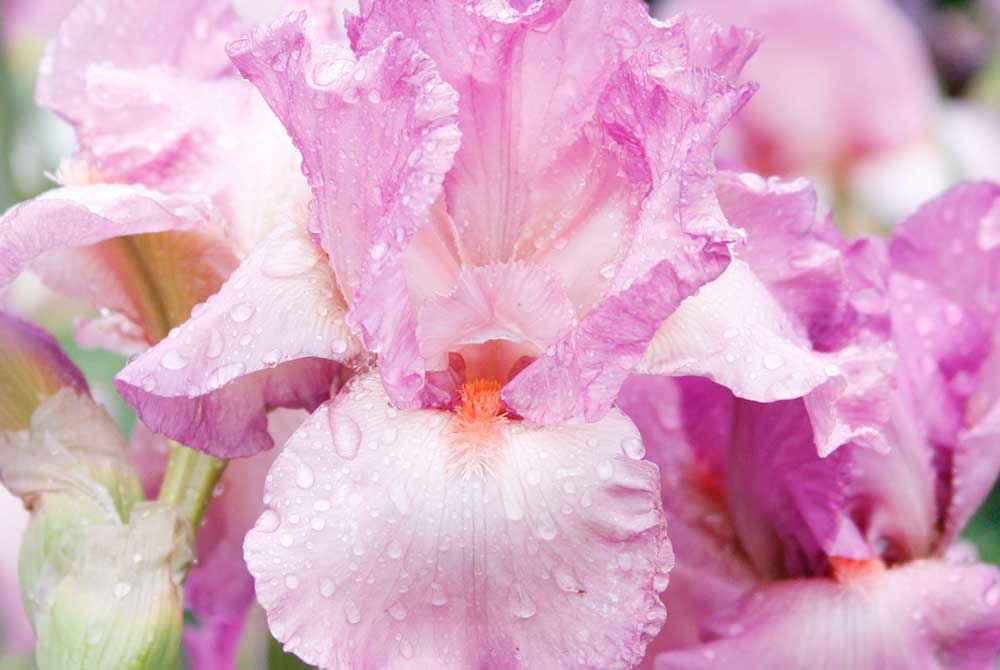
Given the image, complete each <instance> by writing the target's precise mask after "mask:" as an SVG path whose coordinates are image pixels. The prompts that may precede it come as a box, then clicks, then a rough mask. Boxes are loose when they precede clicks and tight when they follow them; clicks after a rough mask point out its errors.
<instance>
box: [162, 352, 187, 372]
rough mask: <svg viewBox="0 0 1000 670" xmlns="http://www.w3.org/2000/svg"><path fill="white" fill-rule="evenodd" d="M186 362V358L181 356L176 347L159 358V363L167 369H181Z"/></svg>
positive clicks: (185, 365) (184, 366)
mask: <svg viewBox="0 0 1000 670" xmlns="http://www.w3.org/2000/svg"><path fill="white" fill-rule="evenodd" d="M187 364H188V362H187V359H186V358H184V357H183V356H181V355H180V352H178V351H177V350H176V349H171V350H170V351H168V352H167V353H166V354H164V356H163V358H161V359H160V365H162V366H163V367H165V368H166V369H167V370H183V369H184V368H186V367H187Z"/></svg>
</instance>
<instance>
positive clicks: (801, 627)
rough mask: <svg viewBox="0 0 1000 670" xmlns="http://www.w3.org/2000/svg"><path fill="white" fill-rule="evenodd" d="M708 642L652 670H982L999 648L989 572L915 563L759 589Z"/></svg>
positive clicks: (999, 594) (708, 632) (995, 590)
mask: <svg viewBox="0 0 1000 670" xmlns="http://www.w3.org/2000/svg"><path fill="white" fill-rule="evenodd" d="M703 635H704V636H705V637H706V640H707V642H706V644H703V645H699V646H694V647H691V648H689V649H683V650H678V651H674V652H670V653H667V654H662V655H660V656H659V657H658V658H657V659H656V666H655V667H656V670H700V669H707V668H718V669H719V670H722V669H723V668H725V669H727V670H728V669H730V668H741V667H747V665H746V664H747V662H748V659H753V664H754V665H753V667H758V668H782V669H786V668H787V669H788V670H793V669H794V670H798V669H800V668H808V669H809V670H843V669H844V668H851V670H887V669H891V670H897V669H898V670H903V669H904V668H906V669H909V668H920V669H921V670H987V669H989V668H993V667H994V666H995V664H996V656H997V652H998V651H1000V584H998V583H997V570H996V568H995V567H993V566H990V565H984V564H974V565H963V564H957V563H949V562H946V561H917V562H914V563H911V564H908V565H905V566H902V567H898V568H892V569H890V570H888V571H885V572H878V571H874V572H873V573H869V574H864V575H860V576H857V577H855V578H854V579H853V580H852V581H850V582H849V583H846V584H841V583H838V582H836V581H834V580H832V579H794V580H785V581H782V582H777V583H774V584H771V585H764V586H761V587H759V588H757V589H755V590H753V591H751V592H749V593H748V594H747V595H746V596H744V598H743V599H742V600H741V601H740V602H739V603H738V604H737V605H736V606H734V607H733V608H731V609H730V610H729V611H727V612H725V613H722V614H720V615H719V616H717V617H716V618H715V620H714V621H713V622H712V623H711V624H710V625H709V626H707V627H706V629H705V630H703Z"/></svg>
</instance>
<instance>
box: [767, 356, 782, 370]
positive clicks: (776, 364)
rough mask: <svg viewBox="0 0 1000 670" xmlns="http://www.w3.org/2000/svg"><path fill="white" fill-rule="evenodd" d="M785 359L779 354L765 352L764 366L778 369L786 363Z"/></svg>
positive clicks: (769, 368)
mask: <svg viewBox="0 0 1000 670" xmlns="http://www.w3.org/2000/svg"><path fill="white" fill-rule="evenodd" d="M784 362H785V361H784V359H783V358H782V357H781V356H779V355H778V354H765V355H764V367H765V368H767V369H768V370H777V369H778V368H780V367H781V366H782V365H783V364H784Z"/></svg>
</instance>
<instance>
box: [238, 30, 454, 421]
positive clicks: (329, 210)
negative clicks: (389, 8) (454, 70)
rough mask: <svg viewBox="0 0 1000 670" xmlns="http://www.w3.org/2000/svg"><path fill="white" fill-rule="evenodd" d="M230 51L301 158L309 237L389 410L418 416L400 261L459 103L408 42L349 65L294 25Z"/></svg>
mask: <svg viewBox="0 0 1000 670" xmlns="http://www.w3.org/2000/svg"><path fill="white" fill-rule="evenodd" d="M229 51H230V54H231V56H232V59H233V62H234V63H236V66H237V68H239V70H240V71H241V72H242V73H243V74H244V76H246V77H247V78H248V79H250V80H251V81H252V82H253V83H254V84H255V85H256V86H257V87H258V88H259V89H260V90H261V92H262V93H263V95H264V98H265V99H266V100H267V101H268V103H269V104H270V105H271V107H272V108H273V109H274V110H275V113H276V114H277V115H278V117H279V118H280V119H281V120H282V122H283V123H284V124H285V127H286V128H287V129H288V131H289V133H290V134H291V136H292V139H293V140H294V141H295V144H296V146H297V147H298V149H299V151H300V152H301V153H302V157H303V166H304V169H305V170H306V172H307V174H308V177H309V182H310V186H311V187H312V189H313V194H314V196H315V198H316V206H315V207H314V209H313V217H314V221H313V225H314V228H315V231H316V233H317V234H318V235H319V239H320V241H321V243H322V245H323V246H324V248H325V249H326V251H327V252H328V253H329V255H330V263H331V266H332V267H333V269H334V271H335V273H336V277H337V282H338V284H339V286H340V288H341V290H342V291H343V292H344V294H345V296H346V297H347V299H348V303H349V305H350V319H351V321H352V323H354V324H356V325H357V327H358V328H359V329H360V331H361V333H362V335H363V337H364V340H365V343H366V345H367V346H368V348H369V349H370V350H373V351H376V352H378V354H379V356H380V370H381V372H382V375H383V377H384V379H385V380H386V384H387V388H388V390H389V392H390V393H391V394H392V395H393V397H394V399H395V400H396V401H397V402H398V403H400V404H401V405H404V406H406V405H413V404H414V403H415V402H417V401H418V396H419V394H420V391H421V389H422V387H423V361H422V360H421V359H420V354H419V351H418V348H417V343H416V335H415V329H416V320H415V315H414V313H413V307H412V305H411V304H410V301H409V297H408V295H407V291H406V284H405V279H404V275H403V271H402V267H401V265H400V259H401V256H402V253H403V251H404V250H405V248H406V247H407V246H408V245H409V243H410V240H411V239H412V237H413V235H414V234H415V233H416V231H417V230H419V229H420V228H421V227H422V226H423V225H424V224H426V223H427V221H428V219H429V208H430V207H431V205H432V204H433V203H434V201H435V200H436V199H437V198H438V196H439V195H440V193H441V181H442V179H443V178H444V174H445V173H446V172H447V171H448V169H449V168H450V167H451V164H452V157H453V155H454V152H455V151H456V149H457V148H458V143H459V132H458V128H457V123H456V121H455V114H456V102H457V100H456V94H455V91H454V90H453V89H452V88H451V87H449V86H448V85H447V84H445V83H444V82H443V81H441V79H440V76H439V75H438V73H437V71H436V69H435V67H434V64H433V62H432V61H431V60H430V59H429V58H427V56H426V55H424V54H423V53H422V52H421V51H420V50H419V47H418V46H417V44H416V43H415V42H413V41H412V40H407V39H404V38H403V37H401V36H400V35H398V34H397V35H393V36H391V37H388V38H387V39H386V40H385V41H384V42H382V43H380V44H379V45H378V46H377V48H374V49H373V50H371V51H370V52H368V53H365V54H363V55H361V56H359V57H355V56H354V54H352V53H351V52H350V51H348V50H346V49H343V48H341V47H337V46H334V45H314V44H312V43H311V41H310V40H307V38H306V36H305V34H304V32H303V16H302V15H301V14H298V15H291V16H289V17H287V18H286V19H285V20H283V21H281V22H278V23H275V24H273V25H272V26H270V27H267V28H264V29H260V30H258V31H257V32H255V33H254V34H253V35H252V36H250V37H248V38H245V39H243V40H241V41H239V42H236V43H233V44H232V45H230V47H229ZM348 174H349V175H350V178H349V179H348V178H345V177H344V176H343V175H348Z"/></svg>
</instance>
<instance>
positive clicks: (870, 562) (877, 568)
mask: <svg viewBox="0 0 1000 670" xmlns="http://www.w3.org/2000/svg"><path fill="white" fill-rule="evenodd" d="M883 572H885V563H883V562H882V559H879V558H863V559H857V558H844V557H843V556H831V557H830V574H831V576H832V577H833V578H834V579H835V580H837V582H839V583H841V584H850V583H852V582H856V581H858V580H859V579H863V578H866V577H873V576H875V575H878V574H881V573H883Z"/></svg>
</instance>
